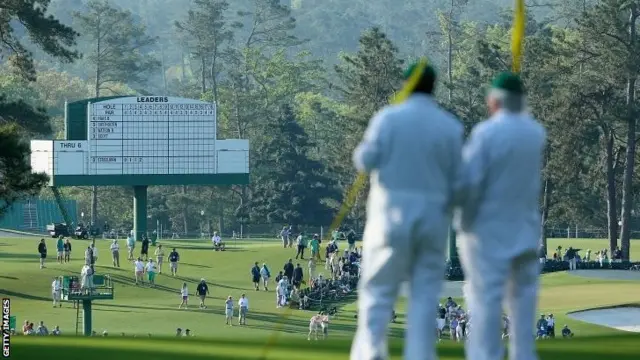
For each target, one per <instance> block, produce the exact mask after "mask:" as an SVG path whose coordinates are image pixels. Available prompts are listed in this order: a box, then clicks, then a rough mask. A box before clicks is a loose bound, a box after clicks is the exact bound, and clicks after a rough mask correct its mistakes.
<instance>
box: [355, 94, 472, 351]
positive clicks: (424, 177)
mask: <svg viewBox="0 0 640 360" xmlns="http://www.w3.org/2000/svg"><path fill="white" fill-rule="evenodd" d="M463 136H464V129H463V126H462V124H461V123H460V122H459V121H458V120H457V119H455V118H454V117H453V116H452V115H450V114H448V113H447V112H445V111H444V110H442V109H441V108H440V107H439V106H438V105H437V104H436V102H435V101H434V100H433V99H432V98H431V97H430V96H428V95H424V94H413V95H411V96H410V97H409V98H408V99H407V100H406V101H405V102H404V103H402V104H398V105H391V106H388V107H385V108H384V109H382V110H381V111H380V112H379V113H378V114H376V115H375V116H374V117H373V119H372V120H371V122H370V124H369V127H368V129H367V131H366V133H365V136H364V139H363V141H362V142H361V143H360V145H359V146H358V147H357V148H356V150H355V153H354V155H353V160H354V163H355V166H356V168H357V169H358V170H360V171H364V172H367V173H370V177H371V187H370V191H369V198H368V202H367V223H366V227H365V231H364V239H363V255H362V263H361V271H362V272H361V278H360V282H359V290H358V295H359V299H358V330H357V333H356V336H355V340H354V342H353V345H352V349H351V360H374V359H375V360H378V359H386V358H387V357H388V345H387V328H388V325H389V322H390V321H391V316H392V311H393V306H394V304H395V302H396V299H397V296H398V292H399V288H400V284H402V283H403V282H404V281H409V288H410V289H409V297H408V298H409V308H408V310H407V312H408V313H409V314H411V316H409V317H408V320H407V333H406V345H405V351H404V353H405V359H420V360H432V359H435V358H436V354H435V343H436V333H435V327H434V326H433V321H425V319H435V316H436V309H437V305H438V297H439V295H440V290H441V286H442V281H443V278H444V267H445V248H446V242H447V234H448V227H449V224H450V220H451V219H450V214H451V211H450V205H451V200H452V195H453V191H454V182H455V178H456V175H457V171H458V168H459V165H460V161H461V156H462V155H461V154H462V142H463Z"/></svg>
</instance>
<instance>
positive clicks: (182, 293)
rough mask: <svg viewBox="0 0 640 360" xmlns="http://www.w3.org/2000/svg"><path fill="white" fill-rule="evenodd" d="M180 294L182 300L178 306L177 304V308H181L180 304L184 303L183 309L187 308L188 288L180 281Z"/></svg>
mask: <svg viewBox="0 0 640 360" xmlns="http://www.w3.org/2000/svg"><path fill="white" fill-rule="evenodd" d="M180 296H181V297H182V302H181V303H180V306H178V309H181V308H182V305H184V308H185V309H188V306H189V289H188V288H187V283H186V282H185V283H182V288H180Z"/></svg>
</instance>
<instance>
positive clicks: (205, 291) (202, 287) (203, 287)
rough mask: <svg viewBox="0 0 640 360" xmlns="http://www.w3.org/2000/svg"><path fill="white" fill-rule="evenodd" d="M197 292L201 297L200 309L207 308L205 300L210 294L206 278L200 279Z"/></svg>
mask: <svg viewBox="0 0 640 360" xmlns="http://www.w3.org/2000/svg"><path fill="white" fill-rule="evenodd" d="M196 294H198V297H199V298H200V309H206V308H207V307H206V306H205V305H204V301H205V299H206V298H207V295H209V286H208V285H207V282H206V281H205V280H204V278H202V279H200V283H199V284H198V287H197V288H196Z"/></svg>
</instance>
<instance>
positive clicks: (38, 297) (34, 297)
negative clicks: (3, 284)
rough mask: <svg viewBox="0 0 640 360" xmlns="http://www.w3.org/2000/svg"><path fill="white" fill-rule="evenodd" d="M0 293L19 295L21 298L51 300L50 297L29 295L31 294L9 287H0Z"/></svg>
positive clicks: (12, 295)
mask: <svg viewBox="0 0 640 360" xmlns="http://www.w3.org/2000/svg"><path fill="white" fill-rule="evenodd" d="M0 294H3V295H8V296H11V297H17V298H21V299H26V300H38V301H51V299H50V298H46V297H42V296H37V295H29V294H25V293H20V292H15V291H11V290H7V289H0Z"/></svg>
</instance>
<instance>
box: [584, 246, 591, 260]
mask: <svg viewBox="0 0 640 360" xmlns="http://www.w3.org/2000/svg"><path fill="white" fill-rule="evenodd" d="M584 261H591V249H587V252H586V253H585V256H584Z"/></svg>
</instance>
